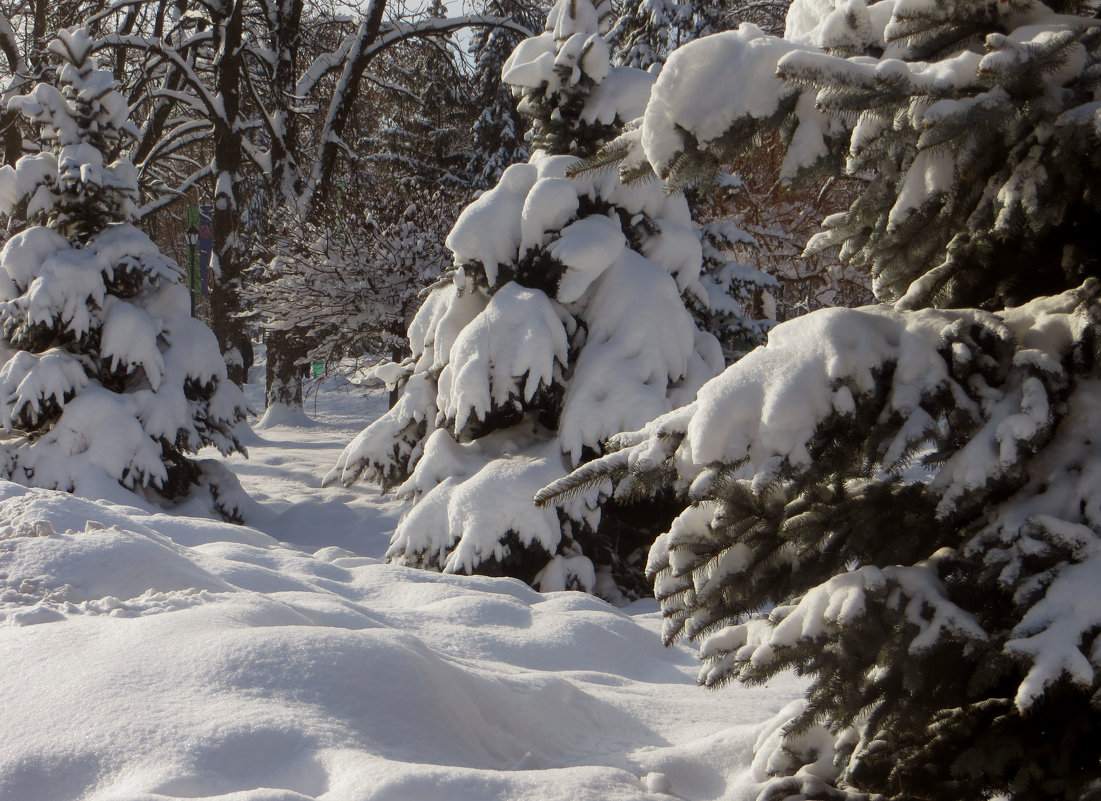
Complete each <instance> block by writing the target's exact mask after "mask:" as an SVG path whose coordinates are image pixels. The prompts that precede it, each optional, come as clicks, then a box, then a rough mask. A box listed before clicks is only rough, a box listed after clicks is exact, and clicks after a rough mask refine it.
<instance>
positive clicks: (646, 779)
mask: <svg viewBox="0 0 1101 801" xmlns="http://www.w3.org/2000/svg"><path fill="white" fill-rule="evenodd" d="M254 375H255V377H256V384H254V385H250V387H249V390H250V393H251V398H250V399H251V400H252V401H253V403H254V404H256V405H260V404H259V403H258V400H259V392H260V387H259V382H261V381H262V375H263V374H262V372H261V371H259V370H257V371H255V373H254ZM342 387H343V389H342ZM349 389H350V388H349V387H348V386H347V385H346V384H343V383H341V382H339V381H329V382H326V385H325V387H324V391H322V392H321V393H320V394H319V395H318V398H317V402H316V405H315V402H314V400H313V399H312V398H311V399H310V401H309V403H308V404H307V411H308V412H309V414H310V417H311V418H312V422H309V423H306V424H302V423H305V421H301V420H300V421H297V422H298V423H299V424H298V425H291V424H287V423H288V422H296V421H283V423H282V424H272V425H268V426H266V427H262V428H261V427H257V429H256V434H255V436H254V438H253V439H252V440H251V441H250V442H249V452H250V458H249V460H248V461H247V462H246V461H244V460H242V459H240V458H236V457H235V458H233V459H231V460H229V461H230V464H231V465H232V467H233V469H234V470H235V471H236V472H237V473H238V475H239V476H240V478H241V480H242V483H243V485H244V486H245V488H246V489H247V490H248V491H249V492H250V493H251V494H252V496H253V497H254V498H255V499H256V501H257V506H256V508H254V509H253V523H254V526H255V527H242V526H233V525H229V524H224V523H221V522H214V521H210V520H205V519H200V518H188V517H179V516H170V515H166V514H163V513H160V514H157V513H153V512H151V511H149V510H142V509H138V508H135V507H127V506H120V505H116V504H110V503H106V502H98V503H97V502H92V501H87V500H83V499H79V498H74V497H72V496H68V495H64V494H60V493H52V492H45V491H39V490H27V489H24V488H21V487H17V486H15V485H12V484H0V653H3V654H4V657H5V658H4V671H3V673H2V674H0V710H3V711H2V713H0V744H2V745H0V801H64V800H65V799H82V800H86V801H92V799H94V800H95V801H108V800H110V801H154V800H156V801H165V799H181V798H189V799H196V798H201V799H208V801H211V800H213V799H218V800H219V801H291V800H292V799H294V800H296V801H300V800H301V799H325V800H326V801H329V800H332V801H337V800H338V799H339V800H340V801H345V800H347V801H353V800H355V801H358V800H359V799H364V800H366V799H380V800H382V801H414V800H416V801H420V800H423V801H436V800H437V799H444V800H445V801H490V800H491V799H502V800H504V799H509V800H510V801H519V800H520V799H533V801H534V800H535V799H538V801H553V800H554V799H563V801H565V800H566V799H569V800H570V801H578V800H579V799H593V801H613V800H614V799H661V798H670V797H674V798H682V799H742V798H751V797H753V795H754V792H753V785H754V781H755V779H759V778H761V776H760V773H759V771H754V770H753V769H752V768H751V759H752V747H753V743H754V741H755V739H756V736H757V733H758V731H759V730H760V728H761V723H762V722H763V721H765V720H767V719H768V718H770V717H772V716H773V715H774V714H775V713H776V712H777V711H778V710H779V709H780V708H781V707H783V706H784V705H785V704H787V703H788V702H789V701H790V700H792V699H793V698H795V697H796V696H798V694H799V690H800V684H799V682H798V680H796V679H794V678H792V679H788V680H785V681H783V682H778V683H775V684H773V685H771V686H768V687H762V688H743V687H729V688H727V689H725V690H722V691H719V692H714V691H707V690H703V689H700V688H698V687H697V686H696V684H695V682H694V676H695V673H696V669H697V663H696V660H695V657H694V655H693V653H692V651H691V649H690V648H688V647H675V648H670V649H666V648H663V647H662V646H661V644H660V641H659V637H658V630H659V628H660V615H659V614H658V612H657V611H656V604H654V603H653V602H645V603H640V604H636V605H634V606H633V607H630V608H628V609H623V610H621V609H616V608H614V607H612V606H610V605H608V604H605V603H604V602H602V601H600V600H598V599H596V598H593V597H591V596H587V595H582V594H578V593H553V594H548V595H540V594H538V593H536V592H534V591H532V590H530V589H529V588H528V587H526V586H525V585H523V584H521V583H519V582H517V581H513V580H511V579H489V578H480V577H475V578H467V577H456V576H441V575H436V574H431V573H426V572H422V571H414V570H409V569H404V568H396V567H391V566H388V565H385V564H383V563H382V561H381V556H382V554H383V553H384V551H385V548H386V545H387V542H388V531H389V530H390V529H392V528H393V525H394V521H395V520H396V517H397V515H398V514H399V512H400V508H399V507H398V506H397V505H396V504H395V503H394V502H391V501H388V500H386V499H380V498H379V496H378V494H377V492H375V491H373V490H371V489H367V488H359V487H356V488H354V489H352V490H344V489H324V490H323V489H321V488H320V486H319V485H320V477H321V476H322V475H323V474H324V473H325V471H326V470H327V469H328V468H329V467H330V466H331V465H332V464H333V462H334V461H335V459H336V457H337V455H338V454H339V452H340V449H341V448H342V447H343V445H344V444H345V443H346V442H347V441H348V439H349V438H350V437H351V436H352V435H353V434H354V433H355V432H356V431H358V430H359V429H360V428H361V427H362V426H363V424H364V422H365V420H367V419H368V418H369V416H371V415H374V414H378V413H379V412H380V411H381V409H382V408H383V407H384V404H385V398H384V397H383V396H382V395H381V394H379V395H376V396H373V397H369V398H365V397H364V396H363V395H362V393H360V392H358V391H348V390H349ZM269 422H272V423H275V422H276V421H269Z"/></svg>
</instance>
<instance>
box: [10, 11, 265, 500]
mask: <svg viewBox="0 0 1101 801" xmlns="http://www.w3.org/2000/svg"><path fill="white" fill-rule="evenodd" d="M49 50H50V53H51V54H52V55H53V56H54V57H55V58H56V60H57V68H56V72H55V73H54V75H55V80H54V81H53V82H52V83H39V84H37V85H36V86H34V87H33V89H32V90H31V91H30V92H29V93H28V94H27V95H24V96H21V97H18V98H14V99H13V100H12V101H11V106H12V107H13V108H16V109H18V110H19V111H20V112H21V113H22V114H23V115H24V116H25V117H27V118H28V120H29V121H30V122H31V123H32V124H33V125H34V126H35V127H36V128H37V130H38V141H39V142H40V143H41V145H42V149H41V152H39V153H36V154H33V155H27V156H24V157H22V158H21V159H20V160H19V161H18V163H17V164H16V165H15V166H14V167H4V168H3V169H2V170H0V211H3V213H5V214H7V215H12V214H13V213H15V214H17V215H18V216H19V217H20V218H21V219H25V220H27V221H28V222H29V223H30V225H29V227H26V228H24V229H23V230H22V231H20V232H18V233H16V234H15V235H14V236H12V237H11V238H10V239H8V241H7V242H6V243H5V244H4V247H3V250H2V251H0V324H2V329H3V347H4V357H5V359H4V364H3V367H2V368H0V404H2V405H0V415H2V418H0V422H2V425H3V428H4V431H5V436H4V438H3V455H4V464H3V471H4V475H5V477H9V478H11V479H12V480H14V481H17V482H20V483H24V484H29V485H32V486H39V487H47V488H52V489H62V490H68V491H75V492H77V493H80V494H85V495H92V496H98V495H100V494H103V493H107V494H110V489H109V487H110V485H109V484H104V483H103V480H104V478H106V479H107V480H108V481H110V482H116V481H117V482H118V483H119V484H121V485H123V486H124V487H126V488H128V489H132V490H134V491H136V492H142V491H146V490H148V491H150V492H152V493H155V494H158V495H160V496H163V497H164V498H167V499H177V498H181V497H183V496H186V495H187V494H189V493H190V492H191V491H192V490H193V489H194V488H196V487H198V486H200V485H204V486H207V487H209V489H210V492H211V493H212V494H213V495H214V500H215V502H216V505H217V506H218V507H219V509H220V511H222V513H223V514H225V515H227V516H236V515H237V514H238V511H237V510H236V508H235V504H236V502H235V501H233V500H231V499H230V497H229V495H228V494H227V490H229V489H231V487H230V486H228V485H225V484H223V485H222V486H221V487H219V484H218V480H220V481H226V480H228V481H230V482H231V484H232V483H233V482H232V479H231V478H230V477H229V476H228V475H222V472H223V471H219V470H217V469H216V465H214V463H203V462H197V461H195V460H192V459H190V458H188V454H190V453H194V452H196V451H198V450H199V448H201V447H203V446H205V445H214V446H216V447H217V448H218V449H219V450H221V451H222V452H223V453H230V452H233V451H243V450H244V449H243V447H242V445H241V443H240V440H239V434H238V431H237V424H238V422H239V421H241V420H243V419H244V416H245V406H244V399H243V396H242V394H241V392H240V390H239V389H238V388H237V387H236V386H234V385H233V384H232V383H230V382H228V381H227V380H226V368H225V364H224V363H223V361H222V359H221V356H220V355H219V352H218V346H217V342H216V341H215V340H214V337H213V335H212V334H211V332H210V330H209V329H208V328H207V327H206V326H205V325H204V324H202V323H201V322H199V321H198V320H195V319H192V318H191V316H190V299H189V297H188V291H187V288H186V287H185V286H183V284H181V283H180V271H179V270H178V268H177V267H176V265H175V264H174V263H172V262H171V261H169V260H168V259H166V258H165V257H164V256H163V255H161V253H160V251H159V250H158V248H157V246H156V245H155V244H153V242H152V241H151V240H150V239H149V238H148V237H147V236H146V235H145V234H143V233H142V232H141V231H139V230H138V229H137V228H135V227H134V226H133V225H132V224H131V223H130V220H131V219H132V217H133V211H134V202H135V201H136V200H137V197H138V186H137V176H136V173H135V170H134V167H133V166H132V165H131V164H130V162H129V161H127V160H126V159H124V158H116V156H117V154H118V152H119V151H120V148H121V145H122V144H123V140H124V138H126V137H128V136H131V135H133V133H134V131H133V129H132V127H131V126H130V124H129V123H128V122H127V113H128V109H127V105H126V100H125V99H124V98H123V97H122V95H121V94H119V92H118V91H116V89H115V81H114V78H113V77H112V75H111V73H110V72H108V71H105V70H101V69H98V67H97V65H96V61H95V57H94V55H93V53H92V40H91V38H90V36H89V34H88V31H87V30H86V29H74V30H71V31H62V32H61V33H60V34H59V36H58V38H57V39H56V40H54V41H53V42H51V43H50V46H49ZM215 479H218V480H215ZM237 491H239V488H236V489H235V490H234V492H237Z"/></svg>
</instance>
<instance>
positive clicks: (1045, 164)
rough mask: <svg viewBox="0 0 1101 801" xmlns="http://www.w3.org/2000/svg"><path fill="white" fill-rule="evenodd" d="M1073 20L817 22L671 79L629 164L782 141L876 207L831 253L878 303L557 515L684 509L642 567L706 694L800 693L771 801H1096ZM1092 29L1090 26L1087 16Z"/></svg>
mask: <svg viewBox="0 0 1101 801" xmlns="http://www.w3.org/2000/svg"><path fill="white" fill-rule="evenodd" d="M1082 10H1083V9H1081V8H1079V7H1078V6H1075V5H1069V4H1068V5H1053V6H1045V5H1042V4H1040V3H1038V2H1025V3H1007V4H998V5H997V6H996V7H995V6H991V5H988V4H985V3H952V4H930V3H926V2H918V0H899V2H896V3H894V4H883V3H879V4H874V5H871V6H865V5H864V4H863V3H861V2H847V3H844V4H840V3H839V4H837V5H836V7H834V4H832V3H824V4H819V3H809V2H808V3H801V4H797V5H796V6H794V7H793V8H792V13H791V14H790V15H789V17H788V23H789V24H788V35H787V38H786V39H776V38H771V37H768V36H765V35H764V34H762V33H761V32H760V31H759V30H758V29H756V28H754V27H752V26H748V25H743V26H742V27H741V28H740V29H739V30H738V31H735V32H731V33H727V34H720V35H718V36H714V37H710V38H708V39H704V40H700V41H699V42H696V43H694V44H691V45H689V46H687V47H685V48H684V49H682V50H681V51H679V52H678V53H676V54H674V55H673V57H672V58H670V60H669V62H668V63H667V65H666V67H665V69H664V71H663V72H662V74H661V76H660V77H659V79H658V81H657V84H656V86H655V88H654V91H653V93H652V96H651V100H650V102H649V105H648V107H647V110H646V114H645V117H644V121H643V123H642V126H641V128H640V129H639V130H638V131H637V132H636V133H634V134H632V135H631V137H630V138H629V139H628V140H627V141H621V142H618V143H616V144H614V145H613V146H611V147H610V148H609V149H610V150H612V149H615V148H618V152H619V154H620V155H625V158H626V159H627V161H626V164H627V166H628V167H629V168H630V169H632V170H634V171H635V172H639V171H641V170H642V165H646V164H648V165H651V166H652V168H653V169H654V170H655V171H656V172H657V173H658V174H659V175H661V176H662V177H663V178H665V179H666V181H667V182H668V183H669V184H671V185H674V186H676V185H683V184H687V183H691V182H693V181H695V180H698V179H699V177H700V176H702V175H706V173H707V172H708V170H712V169H713V168H714V165H715V164H717V163H720V162H721V161H722V160H723V159H725V158H727V157H728V156H730V155H731V154H734V153H738V152H742V151H745V150H747V149H751V148H752V147H753V146H754V143H755V142H756V141H757V140H758V137H759V135H760V134H762V133H767V132H769V131H779V132H780V134H781V135H782V136H783V137H784V140H785V142H786V144H787V162H786V169H787V174H788V175H790V176H792V177H799V176H800V175H805V174H808V172H807V171H808V170H818V171H819V172H818V173H817V174H818V175H821V174H822V173H821V172H820V171H822V170H825V171H826V173H827V174H828V173H829V172H830V171H833V172H834V173H835V174H839V173H841V172H844V173H845V174H847V175H850V176H853V177H855V178H858V179H860V180H861V181H863V191H861V192H860V193H859V194H858V195H857V197H856V199H855V201H854V202H853V204H852V206H851V208H850V209H849V210H848V211H847V212H844V213H841V214H837V215H834V216H831V217H829V218H828V219H826V220H825V222H824V229H825V230H824V232H823V233H822V234H821V236H820V237H819V239H818V240H817V242H812V245H811V246H812V247H817V246H822V245H840V247H841V253H842V257H843V258H844V259H846V260H847V261H848V262H849V263H856V264H862V265H866V266H868V267H869V268H870V269H871V270H872V272H873V275H874V277H875V279H876V291H877V293H878V296H879V298H880V299H881V300H882V301H884V303H883V304H882V305H878V306H873V307H866V308H861V309H831V310H822V311H818V312H814V313H812V314H809V315H807V316H805V317H803V318H800V319H797V320H794V321H791V322H788V323H784V324H781V325H780V326H778V327H776V328H775V329H774V330H773V331H772V332H771V334H770V336H769V341H768V344H767V346H765V347H763V348H759V349H757V350H756V351H754V352H753V353H751V354H749V355H748V356H747V357H745V358H744V359H742V360H741V361H739V362H738V363H736V364H735V365H733V366H732V367H730V368H728V369H727V371H726V372H725V373H723V374H722V375H721V376H719V377H718V378H716V379H715V380H713V381H711V382H710V383H708V384H707V385H705V386H704V387H703V388H702V389H701V390H700V392H699V395H698V398H697V400H696V401H695V402H693V403H692V404H690V405H688V406H685V407H683V408H681V409H678V410H675V411H673V412H670V413H669V414H667V415H665V416H663V417H660V418H658V419H657V420H655V421H653V422H651V423H650V424H648V425H647V426H646V427H644V428H643V429H641V430H640V431H637V432H635V433H631V434H625V435H622V436H621V437H619V438H617V439H615V440H613V441H612V443H611V446H610V448H609V450H610V451H612V452H610V453H607V454H606V455H605V456H603V457H602V458H601V459H599V460H596V461H594V462H590V463H589V464H587V465H584V466H583V467H581V468H580V469H579V470H578V471H577V472H576V473H574V474H573V475H571V476H569V477H567V478H566V479H563V480H561V481H559V482H557V483H556V484H555V485H553V486H552V487H550V488H549V489H547V490H545V491H543V492H541V493H540V494H539V496H538V498H539V501H540V502H541V503H546V502H548V501H550V500H552V499H553V498H554V497H556V496H557V497H559V498H560V499H568V498H570V497H576V496H577V495H578V493H581V496H582V497H583V496H584V491H585V490H586V488H587V487H591V486H599V485H601V484H602V483H604V482H608V481H613V482H614V483H615V486H616V490H615V493H616V496H617V497H618V496H622V495H630V494H631V493H632V492H633V491H635V490H636V489H637V488H641V489H642V490H644V491H646V492H649V491H651V489H652V487H653V486H654V485H655V484H656V486H658V487H661V488H663V489H664V490H665V491H666V492H675V493H676V494H677V496H678V498H680V503H681V508H682V512H681V514H680V515H679V516H678V517H677V518H676V520H675V521H674V522H673V523H672V525H671V526H670V527H669V529H668V530H667V531H666V532H665V533H664V534H662V535H661V536H660V537H659V538H658V540H657V542H656V543H655V545H654V547H653V549H652V550H651V552H650V560H649V566H648V570H649V572H650V574H651V575H653V576H654V577H655V580H656V593H657V596H658V598H659V599H660V601H661V603H662V607H663V612H664V615H665V618H666V623H665V637H666V639H667V640H670V641H671V640H673V639H675V638H678V637H681V636H687V637H690V638H693V639H696V640H698V641H699V643H700V644H701V656H702V658H703V662H704V665H703V669H702V671H701V673H700V681H701V682H702V683H704V684H707V685H718V684H721V683H723V682H726V681H729V680H731V679H735V678H737V679H740V680H742V681H747V682H753V683H757V682H763V681H767V680H768V679H769V678H770V677H771V676H774V675H775V674H776V673H777V672H779V671H782V670H786V669H789V668H795V669H797V670H799V671H801V672H803V673H805V674H806V675H809V676H810V677H811V684H810V688H809V691H808V693H807V697H806V699H805V701H804V702H802V703H801V704H800V705H798V707H797V708H793V709H792V710H789V713H790V714H788V715H787V716H786V717H784V718H782V719H779V720H778V721H777V722H776V726H775V728H774V729H773V730H770V731H768V732H765V733H764V734H763V735H762V737H761V739H760V741H759V743H758V753H757V756H756V758H755V761H754V771H755V774H756V776H757V778H758V779H760V780H761V781H762V782H763V784H762V787H761V795H760V798H761V799H780V798H791V797H797V798H813V799H842V798H852V799H856V798H890V799H919V798H920V799H945V800H946V801H947V799H960V798H992V797H1005V798H1010V799H1056V798H1057V799H1086V798H1094V797H1096V793H1097V788H1098V787H1099V786H1101V739H1099V738H1098V734H1097V733H1098V732H1099V731H1101V716H1099V712H1098V709H1097V705H1096V699H1097V697H1098V693H1099V692H1101V648H1099V640H1098V639H1097V638H1098V632H1099V631H1101V618H1099V615H1098V611H1097V610H1098V609H1101V594H1099V591H1098V582H1097V581H1096V576H1097V571H1098V570H1099V569H1101V561H1099V556H1098V555H1099V554H1101V504H1099V503H1098V500H1097V492H1096V488H1097V486H1098V481H1099V480H1101V458H1099V457H1098V449H1097V447H1096V443H1095V442H1094V438H1095V432H1096V431H1097V430H1098V425H1099V424H1101V416H1099V414H1101V368H1099V365H1101V337H1099V328H1098V323H1099V322H1101V282H1099V280H1098V275H1097V273H1098V268H1097V260H1096V255H1095V253H1096V249H1095V248H1093V247H1092V246H1090V245H1088V244H1087V241H1086V240H1087V239H1088V237H1089V234H1087V232H1089V231H1095V230H1096V229H1097V226H1098V224H1099V222H1101V214H1099V210H1101V209H1099V202H1098V198H1097V193H1096V187H1097V186H1098V185H1099V183H1098V182H1099V179H1101V169H1099V168H1101V161H1099V159H1098V156H1097V154H1098V152H1099V151H1098V147H1097V145H1098V136H1099V135H1101V128H1099V127H1098V125H1097V101H1096V99H1095V98H1096V92H1097V86H1098V75H1099V74H1101V65H1099V62H1101V23H1099V22H1098V21H1097V20H1096V19H1094V18H1088V17H1085V16H1076V15H1074V14H1073V13H1071V12H1077V11H1082ZM1086 10H1091V11H1092V10H1095V8H1093V7H1091V8H1090V9H1086Z"/></svg>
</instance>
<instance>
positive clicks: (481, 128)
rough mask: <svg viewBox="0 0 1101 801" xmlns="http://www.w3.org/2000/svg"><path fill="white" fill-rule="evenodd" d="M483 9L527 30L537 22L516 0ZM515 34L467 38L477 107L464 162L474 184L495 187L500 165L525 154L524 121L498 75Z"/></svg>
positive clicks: (480, 33) (493, 31) (490, 31)
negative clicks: (469, 149) (468, 153)
mask: <svg viewBox="0 0 1101 801" xmlns="http://www.w3.org/2000/svg"><path fill="white" fill-rule="evenodd" d="M484 13H487V14H495V15H497V16H501V17H508V18H509V19H511V20H513V21H515V22H518V23H520V24H521V25H526V26H528V27H529V28H530V29H531V30H538V29H539V28H541V27H542V22H543V20H542V19H541V18H540V19H539V20H538V24H536V19H535V18H536V17H537V16H538V13H537V12H536V11H535V10H534V9H532V8H531V7H530V5H529V4H527V3H525V2H517V1H516V0H489V2H487V3H486V4H485V9H484ZM521 38H522V37H521V36H520V35H519V34H517V33H516V32H515V31H513V30H510V29H508V28H479V29H477V30H476V31H474V33H473V34H472V35H471V37H470V54H471V56H472V57H473V59H474V91H475V96H476V101H477V105H478V108H480V109H482V111H481V114H480V115H479V116H478V119H477V121H476V122H475V123H474V128H473V134H474V142H473V154H472V155H471V158H470V162H469V163H468V164H467V172H468V174H469V175H470V176H471V178H472V185H473V187H474V188H475V189H489V188H490V187H493V186H495V185H496V184H497V182H498V181H499V180H501V175H502V174H503V173H504V171H505V169H506V168H508V167H509V166H510V165H512V164H517V163H519V162H522V161H527V159H528V155H529V153H528V148H527V145H526V144H525V142H524V136H525V134H526V133H527V130H528V128H529V127H530V125H529V122H528V120H527V118H525V117H524V116H523V115H522V114H520V113H519V112H518V111H517V109H516V100H515V98H514V97H513V96H512V91H511V90H510V89H509V87H508V85H507V84H506V83H505V82H504V81H503V80H502V79H501V70H502V68H503V67H504V65H505V61H506V60H507V59H508V57H509V55H510V54H511V53H512V51H513V49H514V48H515V47H516V45H517V44H519V42H520V40H521Z"/></svg>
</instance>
